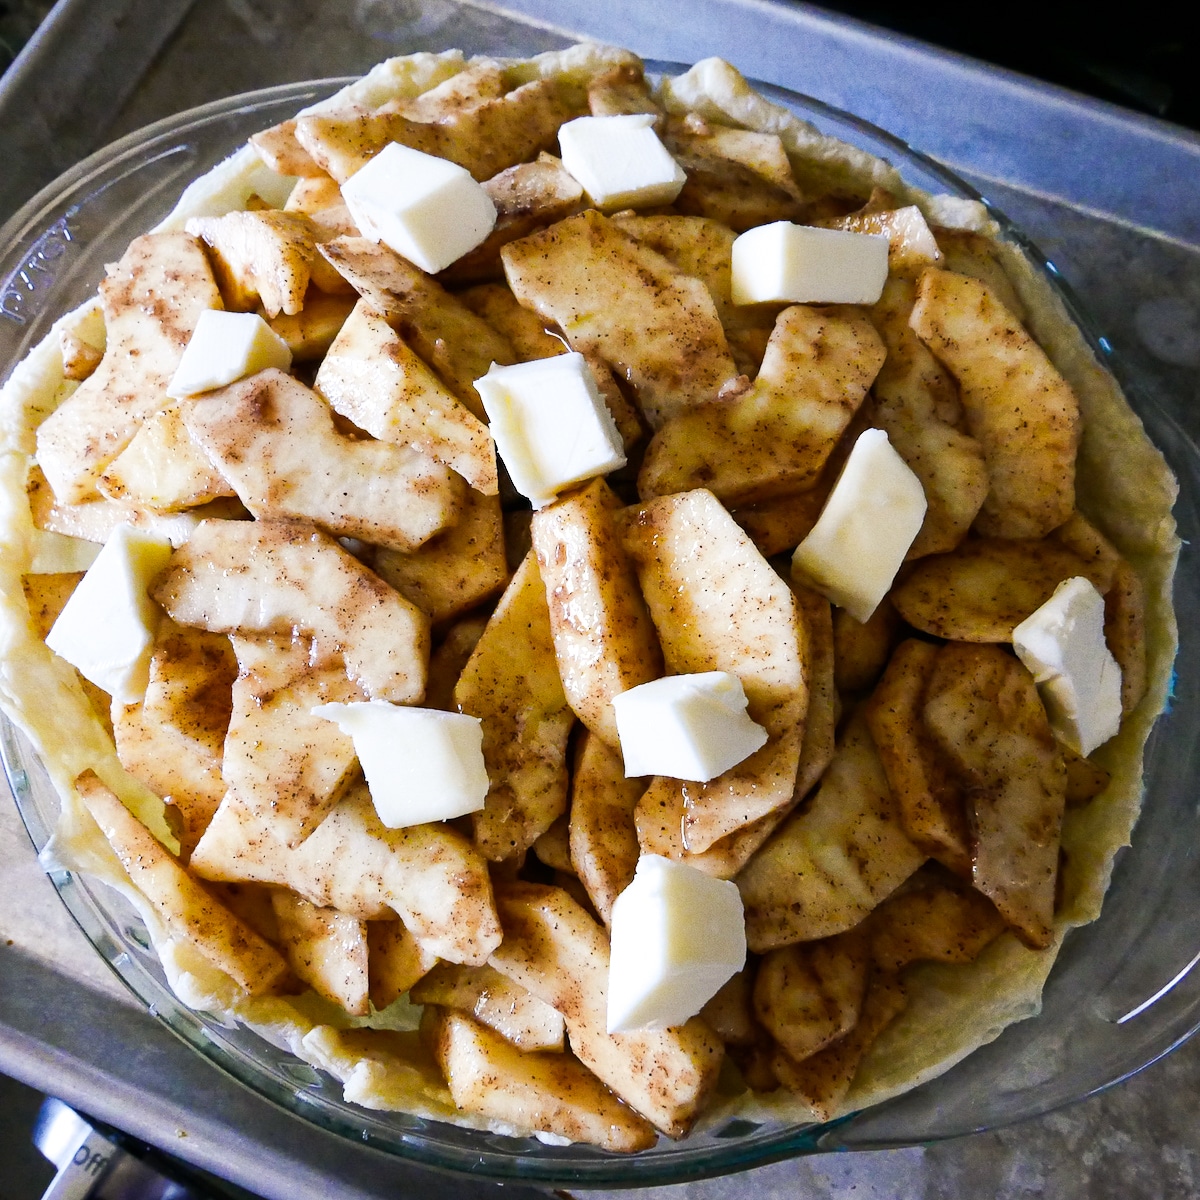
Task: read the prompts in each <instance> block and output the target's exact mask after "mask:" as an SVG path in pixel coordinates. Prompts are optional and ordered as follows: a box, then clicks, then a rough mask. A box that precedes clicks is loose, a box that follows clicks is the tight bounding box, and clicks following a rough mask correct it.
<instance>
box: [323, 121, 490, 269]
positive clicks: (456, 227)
mask: <svg viewBox="0 0 1200 1200" xmlns="http://www.w3.org/2000/svg"><path fill="white" fill-rule="evenodd" d="M342 199H343V200H345V202H346V207H347V208H348V209H349V210H350V215H351V216H352V217H353V218H354V223H355V224H356V225H357V226H358V228H359V230H360V232H361V233H362V235H363V237H367V238H370V239H371V241H373V242H382V243H383V244H384V245H385V246H390V247H391V248H392V249H393V250H395V251H396V253H397V254H399V255H402V256H403V257H404V258H407V259H408V261H409V262H410V263H413V264H415V265H416V266H418V267H420V268H421V270H422V271H428V272H429V274H430V275H435V274H437V272H438V271H441V270H443V269H444V268H446V267H448V266H449V265H450V264H451V263H452V262H456V261H457V260H458V259H460V258H462V256H463V255H464V254H466V253H467V251H468V250H474V249H475V247H476V246H478V245H479V244H480V242H482V241H483V240H484V239H485V238H486V237H487V235H488V234H489V233H491V232H492V228H493V226H494V225H495V224H496V206H495V205H494V204H493V203H492V198H491V197H490V196H489V195H488V194H487V192H485V191H484V190H483V188H482V187H480V185H479V184H478V183H476V182H475V180H474V179H472V178H471V173H470V171H468V170H466V169H465V168H463V167H460V166H459V165H458V164H457V163H452V162H449V161H448V160H447V159H444V158H438V157H437V155H434V154H424V153H422V152H421V151H420V150H413V149H411V148H410V147H408V146H401V145H400V144H399V143H398V142H389V143H388V145H386V146H384V148H383V149H382V150H381V151H380V152H379V153H378V154H377V155H375V157H374V158H373V159H371V161H370V162H369V163H367V165H366V166H365V167H362V168H360V169H359V170H358V171H355V173H354V174H353V175H351V176H350V178H349V179H347V180H346V182H345V183H343V184H342Z"/></svg>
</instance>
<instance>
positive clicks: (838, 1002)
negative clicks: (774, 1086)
mask: <svg viewBox="0 0 1200 1200" xmlns="http://www.w3.org/2000/svg"><path fill="white" fill-rule="evenodd" d="M870 969H871V955H870V951H869V946H868V943H867V939H866V938H865V937H864V936H863V935H862V934H861V933H860V932H858V931H857V930H852V931H850V932H848V933H841V934H838V935H836V936H835V937H830V938H822V939H821V940H820V941H816V942H804V943H801V944H799V945H794V946H783V947H781V948H780V949H778V950H772V951H770V953H768V954H765V955H764V956H763V960H762V962H761V963H759V966H758V974H757V975H756V976H755V980H754V1012H755V1015H756V1016H757V1017H758V1019H759V1021H761V1022H762V1025H763V1028H764V1029H766V1031H767V1032H768V1033H769V1034H770V1035H771V1036H772V1037H773V1038H774V1039H775V1040H776V1041H777V1042H778V1043H779V1044H780V1045H781V1046H782V1047H783V1048H784V1050H786V1051H787V1053H788V1055H789V1056H790V1057H791V1058H793V1059H795V1060H796V1061H797V1062H800V1061H801V1060H802V1059H805V1058H808V1056H809V1055H810V1054H816V1053H817V1051H819V1050H823V1049H824V1048H825V1047H826V1046H828V1045H830V1044H831V1043H832V1042H836V1041H837V1040H838V1038H841V1037H845V1036H846V1034H848V1033H849V1032H850V1030H852V1029H853V1028H854V1026H855V1025H856V1024H858V1015H859V1013H860V1012H861V1011H862V1005H863V998H864V996H865V995H866V991H867V978H868V975H869V973H870Z"/></svg>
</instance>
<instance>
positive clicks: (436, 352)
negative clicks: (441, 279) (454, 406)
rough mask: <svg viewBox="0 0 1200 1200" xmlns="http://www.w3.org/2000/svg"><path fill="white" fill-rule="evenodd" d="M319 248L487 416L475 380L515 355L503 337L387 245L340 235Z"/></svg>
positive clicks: (466, 403)
mask: <svg viewBox="0 0 1200 1200" xmlns="http://www.w3.org/2000/svg"><path fill="white" fill-rule="evenodd" d="M321 253H322V254H323V255H324V256H325V258H326V259H328V261H329V262H330V263H332V264H333V266H334V267H335V268H336V269H337V270H338V271H340V272H341V273H342V275H344V276H345V278H346V279H348V280H349V281H350V283H351V284H353V286H354V289H355V290H356V291H357V292H358V293H359V294H360V295H361V296H362V297H363V299H364V300H366V302H367V303H368V304H369V305H370V306H371V308H373V309H374V310H375V311H376V312H377V313H382V314H383V316H385V317H386V318H387V320H388V323H389V324H390V325H391V326H392V328H393V329H395V330H396V331H397V332H398V333H399V334H400V336H401V337H402V338H403V339H404V341H405V343H406V344H407V345H409V346H411V347H412V349H414V350H415V351H416V352H417V353H418V354H419V355H420V356H421V358H422V359H423V360H424V361H425V362H426V363H427V364H428V365H429V366H430V367H432V368H433V370H434V372H435V374H436V375H437V376H438V378H439V379H441V381H442V382H443V383H444V384H445V385H446V387H448V388H449V389H450V391H452V392H453V393H454V395H455V396H456V397H457V398H458V401H459V403H460V404H462V405H463V406H464V407H465V408H466V409H467V410H468V411H469V412H471V413H473V414H474V415H475V416H476V417H477V418H478V419H479V420H480V421H482V422H486V421H487V414H486V413H485V412H484V411H483V401H482V400H480V398H479V393H478V392H477V391H476V390H475V380H476V379H479V378H481V377H482V376H484V375H486V374H487V373H488V370H489V368H490V367H491V365H492V363H499V364H500V365H501V366H507V365H509V364H511V363H514V362H516V355H515V354H514V353H513V349H512V346H510V345H509V343H508V341H507V339H506V338H505V337H504V336H503V335H502V334H500V333H498V332H497V331H496V330H495V329H493V328H492V327H491V326H490V325H489V324H488V323H487V322H486V321H485V320H484V319H483V318H482V317H479V316H476V315H475V313H473V312H472V311H471V310H470V309H469V308H468V307H467V306H466V305H465V304H463V302H462V301H461V300H459V299H458V297H457V296H454V295H451V293H450V292H448V291H446V289H445V288H444V287H442V285H441V284H440V283H438V281H437V280H436V279H434V278H432V277H431V276H429V275H426V274H425V273H424V272H423V271H421V270H419V269H418V268H417V267H414V266H413V265H412V263H410V262H408V261H407V260H406V259H403V258H401V257H400V255H399V254H397V253H396V252H395V251H394V250H389V249H388V247H387V246H383V245H379V244H377V243H375V242H371V241H368V240H367V239H366V238H353V237H339V238H334V239H333V240H332V241H330V242H326V243H325V244H324V245H322V246H321Z"/></svg>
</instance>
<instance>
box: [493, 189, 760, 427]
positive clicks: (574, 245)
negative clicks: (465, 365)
mask: <svg viewBox="0 0 1200 1200" xmlns="http://www.w3.org/2000/svg"><path fill="white" fill-rule="evenodd" d="M501 256H502V258H503V260H504V270H505V274H506V276H507V278H508V284H509V287H511V288H512V290H513V293H514V294H515V295H516V297H517V299H518V300H520V301H521V303H522V304H524V305H526V306H527V307H529V308H532V309H534V310H535V311H536V312H537V313H538V314H539V315H541V316H542V317H543V318H544V319H545V320H547V321H550V322H553V324H554V325H556V326H557V327H558V328H559V329H561V330H562V333H563V335H564V336H565V337H566V339H567V341H568V342H569V343H570V344H571V348H572V349H573V350H577V351H580V352H581V353H590V354H595V355H597V356H598V357H599V358H601V359H603V360H604V362H606V363H607V364H608V365H609V366H610V367H612V369H613V371H614V372H615V373H616V375H617V376H618V377H619V378H623V379H625V380H627V381H628V383H629V384H630V386H631V388H632V390H633V392H634V395H635V397H636V399H637V402H638V405H639V407H640V408H641V410H642V415H643V416H644V417H645V418H646V420H647V422H648V423H649V425H650V427H651V428H652V429H657V428H658V427H659V426H660V425H661V424H663V422H664V421H666V420H667V419H668V418H670V417H672V416H674V415H675V414H676V413H679V412H682V411H684V410H685V409H689V408H692V407H694V406H695V405H697V404H701V403H703V402H705V401H708V400H713V399H715V398H716V396H717V393H718V392H719V391H720V390H721V388H722V386H723V385H724V384H725V383H726V382H727V381H729V380H730V379H732V378H734V377H735V376H736V374H737V369H736V368H735V366H734V364H733V359H732V358H731V357H730V354H729V347H728V343H727V342H726V340H725V333H724V330H723V329H722V328H721V322H720V319H719V318H718V316H717V311H716V307H715V305H714V304H713V299H712V296H711V295H710V293H709V291H708V288H707V287H705V285H704V283H703V282H702V281H701V280H699V279H695V278H693V277H692V276H690V275H685V274H684V273H683V272H682V271H679V270H677V269H676V268H675V267H674V266H672V264H671V263H670V262H668V261H667V259H665V258H663V257H662V255H660V254H657V253H655V251H653V250H651V249H650V248H649V247H647V246H644V245H642V244H641V243H640V242H637V241H635V240H634V239H633V238H632V237H630V236H629V234H627V233H625V232H623V231H622V230H621V229H620V228H619V227H618V226H617V225H616V224H614V223H613V222H612V221H611V220H609V219H608V218H607V217H604V216H601V214H600V213H598V212H596V211H594V210H589V211H588V212H584V213H581V214H579V216H575V217H568V218H567V219H566V220H563V221H559V222H558V223H557V224H556V225H554V226H552V227H551V228H549V229H545V230H541V231H540V232H538V233H534V234H531V235H530V236H529V237H525V238H521V239H519V240H518V241H515V242H510V243H509V244H508V245H507V246H505V247H504V249H503V251H501Z"/></svg>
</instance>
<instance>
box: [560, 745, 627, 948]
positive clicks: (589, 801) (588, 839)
mask: <svg viewBox="0 0 1200 1200" xmlns="http://www.w3.org/2000/svg"><path fill="white" fill-rule="evenodd" d="M645 790H646V785H645V782H644V781H643V780H641V779H626V778H625V764H624V763H623V762H622V761H621V755H620V753H619V751H616V750H613V749H612V748H611V747H610V746H607V745H605V743H604V742H603V741H602V740H601V739H600V738H598V737H597V736H596V735H595V734H594V733H588V734H586V735H585V736H584V737H583V738H582V739H581V740H580V743H579V747H578V750H577V751H576V754H575V770H574V772H573V776H572V783H571V820H570V827H569V838H570V841H569V845H570V854H571V866H572V867H573V868H574V870H575V874H576V875H578V877H579V880H580V882H581V883H582V884H583V886H584V888H586V889H587V894H588V898H589V899H590V900H591V902H592V905H593V907H594V908H595V909H596V912H597V913H598V914H599V916H600V919H601V920H602V921H603V922H604V923H605V925H607V924H608V923H609V919H610V917H611V914H612V906H613V901H614V900H615V899H616V898H617V897H618V896H619V895H620V894H621V893H622V892H623V891H624V890H625V889H626V888H627V887H628V886H629V884H630V883H631V882H632V881H633V873H634V871H635V870H636V869H637V861H638V853H639V851H638V838H637V827H636V825H635V823H634V817H633V814H634V809H635V808H636V807H637V802H638V800H640V799H641V796H642V793H643V792H644V791H645Z"/></svg>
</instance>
